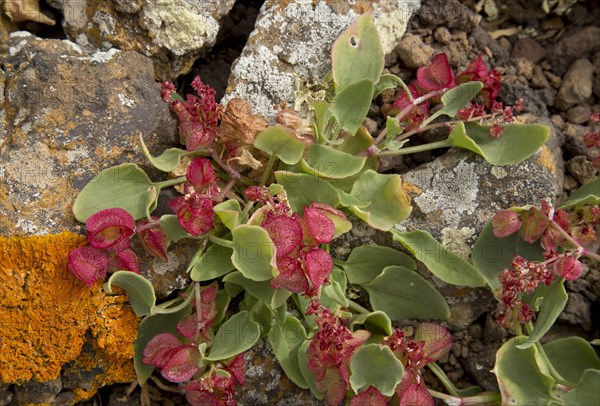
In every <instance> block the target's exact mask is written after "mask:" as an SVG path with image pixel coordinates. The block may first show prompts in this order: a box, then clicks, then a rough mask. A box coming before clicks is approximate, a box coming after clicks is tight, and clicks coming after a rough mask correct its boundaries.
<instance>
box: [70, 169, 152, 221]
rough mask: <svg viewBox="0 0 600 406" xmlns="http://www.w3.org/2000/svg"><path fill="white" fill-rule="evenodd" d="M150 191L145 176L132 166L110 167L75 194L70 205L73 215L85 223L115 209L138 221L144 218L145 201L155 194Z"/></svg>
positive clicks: (150, 188)
mask: <svg viewBox="0 0 600 406" xmlns="http://www.w3.org/2000/svg"><path fill="white" fill-rule="evenodd" d="M153 189H154V187H153V183H152V181H151V180H150V178H149V177H148V175H146V173H145V172H144V171H143V170H141V169H140V168H139V167H138V166H137V165H136V164H123V165H119V166H113V167H112V168H108V169H105V170H103V171H102V172H100V173H99V174H98V175H97V176H96V177H95V178H94V179H92V180H91V181H90V182H89V183H88V184H87V185H85V187H84V188H83V189H82V190H81V192H79V194H78V195H77V197H76V198H75V202H74V203H73V214H74V215H75V218H76V219H77V220H78V221H80V222H82V223H85V222H86V221H87V219H88V217H89V216H91V215H92V214H94V213H97V212H99V211H100V210H104V209H110V208H113V207H118V208H120V209H123V210H126V211H128V212H129V214H131V215H132V216H133V218H134V219H136V220H139V219H141V218H142V217H144V216H145V215H146V207H147V206H148V202H149V201H151V200H152V198H153V196H154V195H155V193H156V191H155V190H153ZM155 204H156V203H154V204H153V205H152V206H153V207H155Z"/></svg>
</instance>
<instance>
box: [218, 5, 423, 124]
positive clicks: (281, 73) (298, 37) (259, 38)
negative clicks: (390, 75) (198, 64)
mask: <svg viewBox="0 0 600 406" xmlns="http://www.w3.org/2000/svg"><path fill="white" fill-rule="evenodd" d="M419 5H420V2H419V1H414V0H378V1H376V2H373V3H372V4H371V3H369V6H368V7H367V9H370V10H371V12H372V15H373V18H374V20H375V23H376V25H377V27H378V31H379V34H380V36H381V40H382V45H383V48H384V51H385V52H386V53H390V52H392V51H393V49H394V47H395V45H396V43H397V41H398V40H399V39H400V38H401V37H402V35H403V34H404V31H405V29H406V24H407V22H408V20H409V18H410V17H411V16H412V14H413V13H414V12H415V11H416V10H417V9H418V8H419ZM364 11H367V10H366V9H365V8H364V3H361V4H360V5H359V4H358V3H357V4H356V5H354V6H352V5H350V4H349V3H347V2H328V1H317V2H306V1H300V0H297V1H286V2H280V1H267V2H266V3H265V4H264V5H263V7H262V8H261V11H260V14H259V16H258V19H257V22H256V28H255V30H254V31H253V32H252V34H251V35H250V38H249V39H248V43H247V44H246V46H245V48H244V50H243V51H242V54H241V55H240V57H239V58H238V59H237V61H236V62H235V63H234V66H233V68H232V74H231V77H230V81H229V86H228V88H227V94H226V95H225V97H224V98H223V100H222V101H223V102H224V103H226V102H228V101H229V100H231V99H232V98H235V97H241V98H243V99H246V100H248V101H249V102H250V105H251V106H252V108H253V112H254V113H259V114H262V115H263V116H265V117H267V118H268V119H272V118H273V117H274V116H275V112H276V110H275V106H277V105H280V104H281V103H282V102H285V103H287V104H288V105H290V106H294V105H295V104H296V96H295V92H296V90H299V89H300V88H302V87H304V86H306V85H307V84H309V83H317V82H319V81H321V80H322V79H323V77H324V76H325V74H326V73H327V71H328V70H329V69H330V67H331V63H330V61H331V57H330V51H331V45H332V44H333V41H334V40H335V39H336V38H337V37H338V36H339V34H340V33H341V32H342V31H343V30H344V29H345V28H347V27H348V25H350V23H351V22H352V21H353V20H354V19H355V18H356V17H357V16H358V15H359V14H361V13H362V12H364Z"/></svg>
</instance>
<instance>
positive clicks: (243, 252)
mask: <svg viewBox="0 0 600 406" xmlns="http://www.w3.org/2000/svg"><path fill="white" fill-rule="evenodd" d="M231 234H232V236H233V245H234V248H233V254H231V263H232V264H233V265H234V266H235V267H236V269H237V270H239V271H240V272H241V273H242V275H244V277H246V278H248V279H252V280H254V281H264V280H268V279H271V278H273V277H275V276H277V275H278V273H279V271H277V267H276V266H275V244H273V241H271V238H270V237H269V233H267V230H265V229H264V228H262V227H259V226H248V225H241V226H238V227H236V228H235V229H234V230H233V231H232V232H231Z"/></svg>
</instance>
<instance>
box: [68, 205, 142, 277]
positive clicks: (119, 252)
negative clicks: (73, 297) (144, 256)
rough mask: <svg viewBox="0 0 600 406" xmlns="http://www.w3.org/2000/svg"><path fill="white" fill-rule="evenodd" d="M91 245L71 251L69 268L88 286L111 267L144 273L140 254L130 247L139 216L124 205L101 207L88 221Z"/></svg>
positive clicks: (110, 269) (88, 235) (111, 268)
mask: <svg viewBox="0 0 600 406" xmlns="http://www.w3.org/2000/svg"><path fill="white" fill-rule="evenodd" d="M86 228H87V235H86V236H87V240H88V243H89V244H90V245H88V246H85V247H80V248H75V249H74V250H72V251H71V252H69V261H68V263H67V269H68V270H69V271H70V272H71V273H72V274H73V275H75V277H76V278H77V279H79V280H81V281H82V282H83V283H84V284H85V285H86V286H92V285H93V284H94V283H96V281H98V280H100V279H103V278H104V277H105V276H106V274H107V273H108V272H109V271H111V272H114V271H117V270H126V271H132V272H135V273H140V270H139V267H138V262H137V257H136V255H135V253H134V252H133V251H132V250H131V248H130V244H131V241H130V238H131V237H132V236H133V235H134V234H135V220H134V219H133V217H132V216H131V215H130V214H129V213H128V212H126V211H125V210H123V209H119V208H113V209H105V210H101V211H99V212H98V213H95V214H93V215H91V216H90V217H89V218H88V220H87V223H86Z"/></svg>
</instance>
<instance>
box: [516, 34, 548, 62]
mask: <svg viewBox="0 0 600 406" xmlns="http://www.w3.org/2000/svg"><path fill="white" fill-rule="evenodd" d="M510 56H511V57H512V58H514V59H518V58H523V59H527V60H529V61H531V62H532V63H537V62H539V61H541V60H542V59H544V56H546V51H545V49H544V48H543V47H542V46H541V45H540V44H539V42H537V41H536V40H533V39H531V38H529V37H524V38H519V39H518V40H517V42H515V45H514V47H513V49H512V53H511V55H510Z"/></svg>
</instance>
